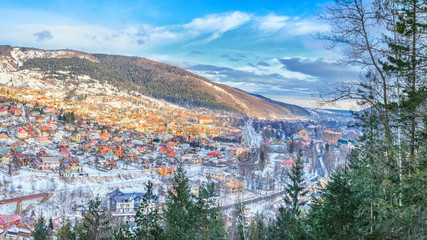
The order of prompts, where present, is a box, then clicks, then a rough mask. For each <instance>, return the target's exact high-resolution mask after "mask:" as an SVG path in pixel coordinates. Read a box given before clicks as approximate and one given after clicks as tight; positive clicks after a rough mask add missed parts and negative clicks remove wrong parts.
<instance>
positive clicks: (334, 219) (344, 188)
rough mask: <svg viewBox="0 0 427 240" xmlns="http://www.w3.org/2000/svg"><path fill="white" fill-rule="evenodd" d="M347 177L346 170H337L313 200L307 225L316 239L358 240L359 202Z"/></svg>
mask: <svg viewBox="0 0 427 240" xmlns="http://www.w3.org/2000/svg"><path fill="white" fill-rule="evenodd" d="M346 178H348V176H346V172H345V171H344V169H337V170H336V171H335V172H334V173H332V175H331V177H330V179H329V182H328V184H327V185H326V186H325V188H323V189H321V190H320V194H319V197H316V198H313V204H312V206H311V211H310V213H309V214H308V216H307V222H308V225H310V228H311V229H310V232H311V234H310V235H311V236H314V237H315V238H316V239H357V238H358V237H357V231H355V229H356V227H355V226H354V222H355V221H356V220H357V219H356V211H357V209H358V204H359V202H358V199H357V198H356V196H355V194H354V193H353V192H352V190H351V187H350V182H349V181H348V179H346Z"/></svg>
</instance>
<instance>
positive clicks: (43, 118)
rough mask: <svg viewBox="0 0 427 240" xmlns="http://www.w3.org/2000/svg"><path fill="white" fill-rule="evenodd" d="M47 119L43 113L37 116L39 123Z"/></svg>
mask: <svg viewBox="0 0 427 240" xmlns="http://www.w3.org/2000/svg"><path fill="white" fill-rule="evenodd" d="M45 119H46V118H45V117H43V116H42V115H38V116H37V117H36V121H37V122H38V123H39V124H41V123H43V122H44V120H45Z"/></svg>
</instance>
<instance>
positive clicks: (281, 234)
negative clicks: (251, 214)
mask: <svg viewBox="0 0 427 240" xmlns="http://www.w3.org/2000/svg"><path fill="white" fill-rule="evenodd" d="M288 177H289V183H287V184H286V187H285V193H286V194H285V197H284V202H285V204H284V205H282V206H280V207H279V211H278V213H277V214H276V219H274V220H273V221H272V222H271V223H270V226H269V239H305V238H306V233H305V232H306V230H305V226H304V224H303V221H304V216H301V207H303V206H304V205H305V204H306V202H305V201H304V200H303V199H302V197H303V196H305V195H307V190H305V188H306V186H305V183H304V162H303V159H302V151H301V150H299V151H298V154H297V159H296V161H295V163H294V165H292V168H291V170H290V172H289V173H288Z"/></svg>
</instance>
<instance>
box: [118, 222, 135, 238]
mask: <svg viewBox="0 0 427 240" xmlns="http://www.w3.org/2000/svg"><path fill="white" fill-rule="evenodd" d="M129 228H130V227H129V224H128V223H127V222H126V223H125V224H121V225H120V226H119V228H118V229H117V230H115V231H114V233H113V239H114V240H134V239H139V238H137V236H134V235H133V234H132V233H131V231H130V229H129Z"/></svg>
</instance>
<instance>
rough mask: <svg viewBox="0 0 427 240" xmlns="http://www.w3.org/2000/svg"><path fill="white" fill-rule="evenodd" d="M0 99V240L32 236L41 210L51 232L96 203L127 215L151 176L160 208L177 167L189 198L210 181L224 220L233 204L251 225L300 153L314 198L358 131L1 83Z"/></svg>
mask: <svg viewBox="0 0 427 240" xmlns="http://www.w3.org/2000/svg"><path fill="white" fill-rule="evenodd" d="M0 94H1V95H0V99H1V103H0V127H1V128H0V146H1V147H0V164H1V165H0V187H1V188H2V189H4V190H3V191H2V192H1V193H0V194H1V195H0V199H4V200H1V201H0V234H1V235H4V236H5V237H6V238H7V239H25V238H26V237H28V238H29V237H30V236H31V231H32V230H33V228H34V225H35V222H36V217H35V216H36V215H37V216H38V215H40V214H43V215H44V216H45V217H47V218H49V219H51V221H52V223H53V226H54V227H55V228H59V227H60V226H62V224H63V223H64V221H70V220H71V221H74V220H75V219H78V218H81V217H82V213H83V212H84V211H85V209H86V208H87V205H88V203H89V202H90V201H91V200H94V199H95V198H99V199H101V200H102V202H103V205H104V207H105V208H107V209H108V210H109V211H111V213H112V216H114V217H116V218H118V219H121V220H126V221H130V222H132V221H133V220H134V217H135V213H136V211H137V210H138V207H139V202H140V200H141V196H142V194H143V191H144V187H145V184H146V182H147V181H148V180H150V181H151V182H153V183H154V190H155V192H156V193H157V194H158V196H159V200H158V201H157V202H156V205H155V206H153V208H158V209H162V206H163V203H164V201H165V199H164V198H165V196H166V193H167V191H168V189H169V188H170V184H171V180H172V177H173V174H174V172H175V171H176V169H177V167H178V166H182V167H183V169H184V170H185V171H186V173H187V175H188V177H189V179H190V182H189V183H188V184H189V187H190V188H191V190H192V191H193V193H197V192H198V191H199V186H200V185H201V184H203V183H207V182H209V183H214V186H215V194H216V196H217V199H218V204H219V205H220V206H221V208H222V209H223V211H224V213H225V216H226V219H227V223H226V224H227V226H229V225H230V224H231V223H230V214H231V210H232V209H233V206H234V205H235V204H237V203H240V202H243V203H244V204H245V212H246V213H247V214H248V216H250V217H249V218H248V221H249V220H250V219H251V217H253V216H254V215H255V214H256V213H257V212H261V211H263V212H265V213H266V216H267V217H271V218H272V217H273V216H274V214H275V212H277V208H278V205H279V204H280V201H281V200H282V196H283V194H284V186H285V183H286V181H287V173H288V171H289V169H290V167H291V166H292V165H293V164H294V161H295V160H296V157H297V152H298V151H301V153H302V156H303V159H304V176H305V179H306V182H307V183H308V185H309V187H308V188H307V191H309V194H308V195H307V197H306V198H307V199H309V197H310V196H312V195H313V194H316V188H317V187H318V183H319V182H320V183H321V182H322V181H323V182H326V181H327V178H328V176H329V172H331V171H332V170H333V169H335V168H336V167H338V166H342V165H344V164H345V159H346V156H347V154H348V153H349V152H350V150H351V149H352V148H353V147H354V145H355V144H356V142H355V139H356V138H357V134H358V133H357V131H356V130H354V129H350V128H348V127H347V125H346V122H347V121H340V120H339V119H337V118H335V121H331V119H327V121H319V120H313V119H304V118H295V119H286V120H282V121H279V120H275V121H268V120H259V119H251V118H248V117H245V116H241V115H238V114H232V113H229V112H225V111H212V110H207V109H200V108H198V109H186V108H183V107H179V106H177V105H173V104H169V103H167V102H165V101H161V100H155V99H151V98H137V97H130V96H127V97H119V96H114V95H107V94H96V95H88V94H80V95H77V94H75V95H71V94H70V95H67V96H66V97H64V98H60V97H55V96H54V95H47V94H46V92H43V91H41V90H34V89H32V88H19V87H7V86H2V87H1V89H0ZM1 235H0V236H1Z"/></svg>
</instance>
